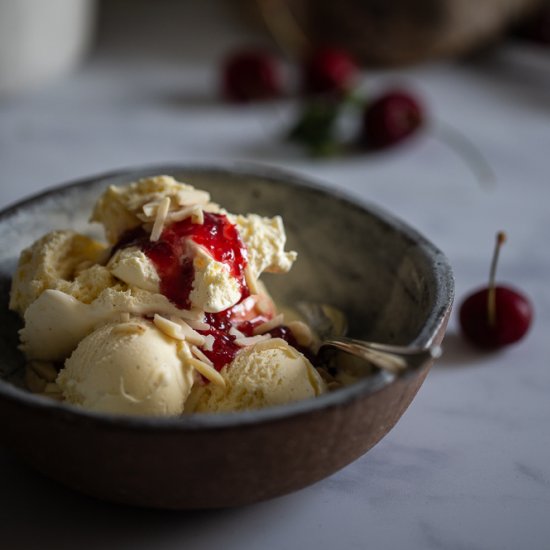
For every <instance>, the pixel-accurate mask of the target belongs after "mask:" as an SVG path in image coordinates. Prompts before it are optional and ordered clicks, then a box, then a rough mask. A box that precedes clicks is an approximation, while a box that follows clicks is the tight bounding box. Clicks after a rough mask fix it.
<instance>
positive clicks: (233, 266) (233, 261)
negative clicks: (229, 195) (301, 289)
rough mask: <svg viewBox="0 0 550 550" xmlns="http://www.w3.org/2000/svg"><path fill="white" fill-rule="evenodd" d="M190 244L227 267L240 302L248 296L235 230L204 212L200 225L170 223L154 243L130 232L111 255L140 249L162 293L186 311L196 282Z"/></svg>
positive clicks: (243, 255)
mask: <svg viewBox="0 0 550 550" xmlns="http://www.w3.org/2000/svg"><path fill="white" fill-rule="evenodd" d="M189 240H192V241H193V242H195V243H197V244H199V245H201V246H203V247H204V248H205V249H206V250H207V251H208V252H209V253H210V255H211V256H212V257H213V258H214V259H215V260H216V261H218V262H223V263H224V264H226V265H227V266H229V270H230V273H231V275H232V276H233V277H234V278H235V279H237V281H238V282H239V285H240V287H241V299H242V298H246V297H247V296H248V295H249V294H250V292H249V290H248V287H247V286H246V282H245V277H244V269H245V267H246V265H247V263H248V257H247V250H246V247H245V245H244V243H243V242H242V240H241V237H240V235H239V232H238V230H237V228H236V226H235V225H234V224H232V223H231V222H230V221H229V220H228V219H227V216H224V215H223V214H212V213H209V212H205V213H204V223H202V224H198V223H193V222H192V221H191V218H187V219H185V220H182V221H179V222H175V223H172V224H170V225H169V226H167V227H166V228H165V229H164V231H163V232H162V234H161V236H160V238H159V240H158V241H154V242H152V241H151V240H150V239H149V235H148V234H147V233H146V232H145V231H144V230H143V229H142V228H137V229H135V230H131V231H129V232H127V233H126V234H124V235H123V236H122V238H121V240H120V241H119V243H118V244H117V245H116V246H115V248H114V251H116V250H118V249H120V248H125V247H129V246H137V247H139V248H141V250H143V252H144V253H145V254H146V255H147V257H148V258H149V259H150V260H151V262H153V265H154V266H155V268H156V270H157V273H158V275H159V277H160V291H161V293H162V294H164V296H166V297H167V298H168V299H169V300H170V301H171V302H172V303H174V304H175V305H176V306H177V307H179V308H181V309H189V308H190V307H191V303H190V301H189V294H190V293H191V290H192V287H193V280H194V278H195V269H194V267H193V260H192V259H191V257H190V256H192V251H189V250H188V247H189Z"/></svg>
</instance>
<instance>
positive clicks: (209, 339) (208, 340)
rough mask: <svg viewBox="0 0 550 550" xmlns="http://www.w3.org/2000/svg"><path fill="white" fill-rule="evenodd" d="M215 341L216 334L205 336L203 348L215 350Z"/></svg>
mask: <svg viewBox="0 0 550 550" xmlns="http://www.w3.org/2000/svg"><path fill="white" fill-rule="evenodd" d="M215 341H216V340H215V339H214V336H212V334H207V335H206V336H205V337H204V344H203V346H202V349H204V350H206V351H213V350H214V343H215Z"/></svg>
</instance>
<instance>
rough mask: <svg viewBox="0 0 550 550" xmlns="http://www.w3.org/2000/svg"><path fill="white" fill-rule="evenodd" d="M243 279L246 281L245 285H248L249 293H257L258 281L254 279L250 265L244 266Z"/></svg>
mask: <svg viewBox="0 0 550 550" xmlns="http://www.w3.org/2000/svg"><path fill="white" fill-rule="evenodd" d="M244 279H245V281H246V286H247V287H248V290H250V294H258V292H259V289H258V283H257V281H256V277H255V276H254V274H253V273H252V269H251V268H250V265H247V266H246V267H245V268H244Z"/></svg>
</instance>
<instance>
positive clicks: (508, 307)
mask: <svg viewBox="0 0 550 550" xmlns="http://www.w3.org/2000/svg"><path fill="white" fill-rule="evenodd" d="M505 241H506V235H505V233H504V232H503V231H499V232H498V233H497V236H496V242H495V249H494V251H493V259H492V261H491V270H490V272H489V284H488V286H487V287H486V288H482V289H480V290H478V291H477V292H474V293H473V294H472V295H470V296H469V297H468V298H466V300H464V302H463V303H462V304H461V306H460V311H459V315H460V326H461V328H462V332H463V333H464V335H465V336H466V338H468V340H470V341H471V342H472V343H474V344H476V345H477V346H479V347H482V348H487V349H496V348H501V347H504V346H508V345H509V344H513V343H514V342H517V341H518V340H521V339H522V338H523V337H524V336H525V334H526V333H527V331H528V330H529V326H530V325H531V321H532V319H533V306H532V305H531V302H530V301H529V298H527V297H526V296H525V295H524V294H522V293H521V292H519V291H518V290H514V289H513V288H510V287H508V286H497V285H496V284H495V275H496V268H497V263H498V256H499V253H500V249H501V247H502V245H503V244H504V243H505Z"/></svg>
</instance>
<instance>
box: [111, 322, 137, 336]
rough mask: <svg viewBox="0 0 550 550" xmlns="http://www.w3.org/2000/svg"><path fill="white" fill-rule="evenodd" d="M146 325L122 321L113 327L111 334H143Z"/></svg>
mask: <svg viewBox="0 0 550 550" xmlns="http://www.w3.org/2000/svg"><path fill="white" fill-rule="evenodd" d="M144 332H145V327H144V326H143V325H140V324H138V323H120V324H119V325H116V326H114V327H113V328H112V330H111V334H118V335H121V336H125V335H131V334H143V333H144Z"/></svg>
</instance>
